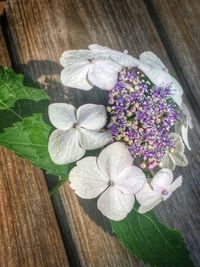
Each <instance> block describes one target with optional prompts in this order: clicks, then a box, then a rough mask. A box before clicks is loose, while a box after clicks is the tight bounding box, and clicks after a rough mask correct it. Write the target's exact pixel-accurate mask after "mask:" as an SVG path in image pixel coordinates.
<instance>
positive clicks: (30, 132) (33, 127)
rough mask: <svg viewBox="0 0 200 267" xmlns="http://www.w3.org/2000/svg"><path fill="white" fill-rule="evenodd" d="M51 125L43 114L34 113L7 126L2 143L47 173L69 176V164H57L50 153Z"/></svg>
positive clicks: (0, 143)
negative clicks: (45, 120)
mask: <svg viewBox="0 0 200 267" xmlns="http://www.w3.org/2000/svg"><path fill="white" fill-rule="evenodd" d="M50 132H51V127H50V126H49V125H47V124H46V123H45V122H44V120H43V118H42V115H41V114H34V115H33V116H31V117H27V118H24V119H23V120H22V121H21V122H17V123H15V124H14V125H13V127H10V128H6V129H5V130H4V132H3V133H1V134H0V145H2V146H4V147H6V148H8V149H10V150H12V151H14V152H15V153H16V155H17V156H19V157H22V158H24V159H27V160H31V161H32V164H33V165H35V166H37V167H39V168H42V169H44V170H46V171H47V173H50V174H54V175H58V176H63V177H67V175H68V166H69V165H57V164H55V163H53V162H52V160H51V159H50V157H49V153H48V137H49V134H50Z"/></svg>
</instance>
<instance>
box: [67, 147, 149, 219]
mask: <svg viewBox="0 0 200 267" xmlns="http://www.w3.org/2000/svg"><path fill="white" fill-rule="evenodd" d="M132 162H133V159H132V157H131V155H130V153H129V151H128V149H127V147H126V146H125V144H123V143H119V142H116V143H113V144H111V145H109V146H107V147H106V148H104V149H103V150H102V152H101V153H100V155H99V157H98V158H96V157H86V158H83V159H81V160H80V161H78V162H77V166H76V167H75V168H73V169H72V171H71V172H70V174H69V181H70V182H71V184H70V186H71V188H73V189H74V190H75V193H76V194H77V195H78V196H79V197H81V198H85V199H92V198H96V197H98V196H99V195H101V196H100V197H99V199H98V202H97V206H98V209H99V210H100V211H101V212H102V213H103V215H105V216H106V217H108V218H110V219H112V220H116V221H119V220H122V219H124V218H125V217H126V216H127V214H128V213H129V212H130V211H131V210H132V208H133V205H134V201H135V197H134V194H135V193H137V192H138V191H139V190H141V188H142V187H143V185H144V183H145V181H146V177H145V175H144V173H143V172H142V171H141V169H139V168H137V167H135V166H132Z"/></svg>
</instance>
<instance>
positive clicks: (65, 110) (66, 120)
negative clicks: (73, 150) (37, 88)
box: [48, 103, 76, 130]
mask: <svg viewBox="0 0 200 267" xmlns="http://www.w3.org/2000/svg"><path fill="white" fill-rule="evenodd" d="M48 112H49V119H50V121H51V123H52V124H53V126H55V127H56V128H58V129H60V130H68V129H70V128H71V127H72V126H73V125H74V123H76V116H75V112H76V108H75V107H74V106H72V105H70V104H66V103H54V104H51V105H49V110H48Z"/></svg>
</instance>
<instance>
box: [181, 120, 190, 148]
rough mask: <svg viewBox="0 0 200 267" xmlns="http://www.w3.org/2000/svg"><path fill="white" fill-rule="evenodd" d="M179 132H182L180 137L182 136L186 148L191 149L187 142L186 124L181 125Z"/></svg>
mask: <svg viewBox="0 0 200 267" xmlns="http://www.w3.org/2000/svg"><path fill="white" fill-rule="evenodd" d="M181 134H182V138H183V141H184V143H185V145H186V146H187V148H188V149H189V150H191V147H190V145H189V142H188V124H187V126H186V127H185V126H184V125H182V127H181Z"/></svg>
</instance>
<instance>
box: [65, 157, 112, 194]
mask: <svg viewBox="0 0 200 267" xmlns="http://www.w3.org/2000/svg"><path fill="white" fill-rule="evenodd" d="M69 181H70V186H71V188H73V189H74V190H75V193H76V194H77V195H78V196H79V197H81V198H85V199H92V198H96V197H97V196H98V195H99V194H101V193H102V192H103V191H104V190H105V189H106V188H107V187H108V186H109V185H108V182H109V181H108V179H107V178H106V177H104V176H103V175H102V173H101V172H100V170H99V168H98V166H97V161H96V157H86V158H83V159H81V160H80V161H78V162H77V166H76V167H75V168H73V169H72V170H71V172H70V174H69Z"/></svg>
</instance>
